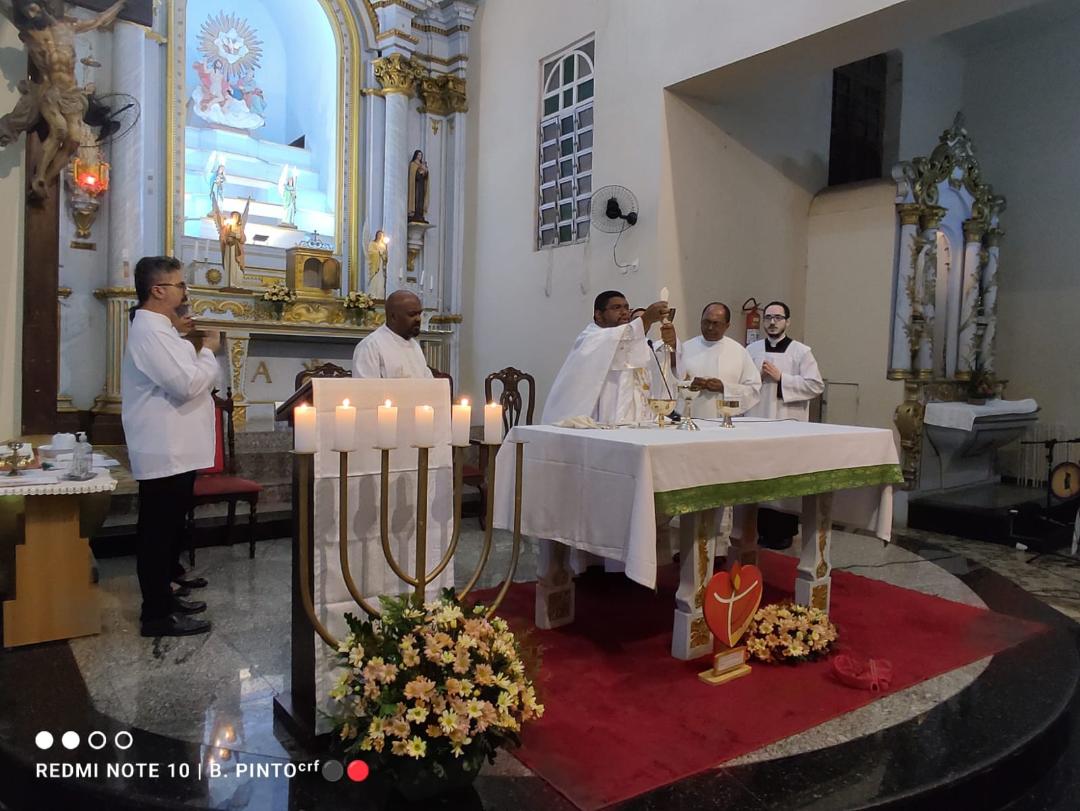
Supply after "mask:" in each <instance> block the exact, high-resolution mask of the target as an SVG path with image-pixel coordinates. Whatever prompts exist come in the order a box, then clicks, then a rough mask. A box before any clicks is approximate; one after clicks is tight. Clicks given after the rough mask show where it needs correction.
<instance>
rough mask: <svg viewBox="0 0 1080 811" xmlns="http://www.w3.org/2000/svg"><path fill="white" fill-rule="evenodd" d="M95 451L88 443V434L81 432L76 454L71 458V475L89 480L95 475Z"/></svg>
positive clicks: (76, 445)
mask: <svg viewBox="0 0 1080 811" xmlns="http://www.w3.org/2000/svg"><path fill="white" fill-rule="evenodd" d="M93 463H94V449H93V447H92V446H91V445H90V443H89V442H87V441H86V433H85V432H84V431H79V434H78V441H77V442H76V443H75V452H74V453H73V454H72V458H71V475H72V476H73V477H74V478H77V479H88V478H90V476H91V474H92V473H93Z"/></svg>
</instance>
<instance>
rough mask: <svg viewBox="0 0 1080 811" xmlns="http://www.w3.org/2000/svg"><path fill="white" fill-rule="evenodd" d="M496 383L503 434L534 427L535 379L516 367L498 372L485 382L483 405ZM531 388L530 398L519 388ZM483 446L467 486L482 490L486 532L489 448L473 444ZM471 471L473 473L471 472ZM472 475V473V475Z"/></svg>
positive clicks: (482, 518) (467, 477)
mask: <svg viewBox="0 0 1080 811" xmlns="http://www.w3.org/2000/svg"><path fill="white" fill-rule="evenodd" d="M493 383H498V384H499V389H500V390H499V397H498V402H499V403H500V404H501V405H502V407H503V432H504V433H507V434H508V433H510V429H511V428H513V427H514V426H515V425H518V424H523V425H532V421H533V408H534V404H533V400H534V394H535V392H536V381H535V380H533V376H532V375H531V374H528V373H526V372H523V371H521V370H520V369H515V368H514V367H513V366H507V367H506V368H505V369H500V370H499V371H497V372H492V373H491V374H489V375H488V376H487V377H486V378H485V379H484V402H485V403H493V402H495V399H494V391H493V386H492V384H493ZM522 383H527V384H528V385H529V390H528V395H527V396H526V395H524V394H522V392H521V390H520V388H519V387H520V385H521V384H522ZM473 444H476V445H479V446H480V464H479V466H478V467H472V466H471V465H466V466H465V471H464V473H465V477H464V478H465V483H466V484H469V485H472V486H473V487H476V488H477V489H478V490H479V491H480V526H481V528H483V529H487V527H486V526H485V524H486V522H487V486H486V485H485V484H484V473H485V471H486V470H487V465H488V454H489V451H490V449H489V446H487V445H484V444H481V443H480V442H474V443H473ZM470 468H471V470H470ZM470 473H471V474H472V475H471V476H470Z"/></svg>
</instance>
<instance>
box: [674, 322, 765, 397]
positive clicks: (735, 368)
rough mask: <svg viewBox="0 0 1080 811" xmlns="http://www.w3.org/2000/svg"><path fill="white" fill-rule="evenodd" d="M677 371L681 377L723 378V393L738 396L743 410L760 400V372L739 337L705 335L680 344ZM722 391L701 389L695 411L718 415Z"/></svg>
mask: <svg viewBox="0 0 1080 811" xmlns="http://www.w3.org/2000/svg"><path fill="white" fill-rule="evenodd" d="M676 372H677V374H678V376H679V377H680V378H686V377H690V378H691V379H692V378H695V377H715V378H717V379H719V380H722V381H723V382H724V395H726V396H729V397H738V398H739V402H740V413H742V412H745V411H748V410H749V409H750V408H751V407H752V406H753V405H754V404H756V403H757V401H758V394H759V391H760V389H761V375H760V374H759V373H758V368H757V366H756V365H755V364H754V362H753V360H751V358H750V355H749V353H748V352H747V351H746V348H745V347H744V346H743V345H742V344H740V343H739V342H738V341H736V340H733V339H732V338H728V337H727V336H725V337H723V338H721V339H720V340H719V341H706V340H705V339H704V338H703V337H702V336H700V335H699V336H697V337H696V338H691V339H690V340H689V341H687V342H686V343H681V342H680V344H679V348H678V352H677V361H676ZM720 398H721V394H720V393H719V392H713V391H702V392H701V394H700V395H698V399H697V401H696V402H695V403H694V414H695V415H697V416H700V417H715V416H716V405H715V403H716V401H717V400H718V399H720Z"/></svg>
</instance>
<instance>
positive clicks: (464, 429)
mask: <svg viewBox="0 0 1080 811" xmlns="http://www.w3.org/2000/svg"><path fill="white" fill-rule="evenodd" d="M471 427H472V406H471V405H469V401H468V400H462V401H461V405H456V406H453V407H452V409H451V416H450V444H451V445H457V446H459V447H464V446H466V445H468V444H469V429H470V428H471Z"/></svg>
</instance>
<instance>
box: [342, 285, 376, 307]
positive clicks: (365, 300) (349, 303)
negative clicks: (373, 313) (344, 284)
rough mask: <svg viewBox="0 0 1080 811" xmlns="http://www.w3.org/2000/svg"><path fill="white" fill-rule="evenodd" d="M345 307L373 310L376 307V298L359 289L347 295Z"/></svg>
mask: <svg viewBox="0 0 1080 811" xmlns="http://www.w3.org/2000/svg"><path fill="white" fill-rule="evenodd" d="M345 309H346V310H373V309H375V299H373V298H372V297H371V296H369V295H368V294H367V293H361V292H360V291H358V290H354V291H353V292H351V293H349V295H347V296H346V297H345Z"/></svg>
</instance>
